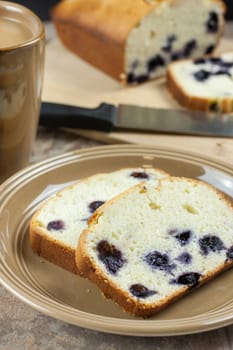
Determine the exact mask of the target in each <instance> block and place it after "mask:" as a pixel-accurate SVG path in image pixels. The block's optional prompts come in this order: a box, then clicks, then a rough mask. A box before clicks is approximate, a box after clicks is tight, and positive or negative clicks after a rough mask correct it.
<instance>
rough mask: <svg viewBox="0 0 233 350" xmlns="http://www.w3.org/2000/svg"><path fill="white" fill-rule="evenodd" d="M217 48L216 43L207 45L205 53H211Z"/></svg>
mask: <svg viewBox="0 0 233 350" xmlns="http://www.w3.org/2000/svg"><path fill="white" fill-rule="evenodd" d="M214 49H215V46H214V45H209V46H207V48H206V49H205V51H204V54H205V55H210V54H211V53H212V52H213V51H214Z"/></svg>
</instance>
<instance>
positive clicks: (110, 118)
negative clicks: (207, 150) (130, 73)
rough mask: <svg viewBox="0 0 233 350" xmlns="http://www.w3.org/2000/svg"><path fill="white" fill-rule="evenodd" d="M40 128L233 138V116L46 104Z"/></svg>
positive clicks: (137, 108) (199, 112) (139, 108)
mask: <svg viewBox="0 0 233 350" xmlns="http://www.w3.org/2000/svg"><path fill="white" fill-rule="evenodd" d="M39 124H40V125H42V126H47V127H63V128H79V129H90V130H91V129H92V130H99V131H113V130H125V131H126V130H127V131H129V130H133V131H144V132H162V133H175V134H183V135H200V136H222V137H232V136H233V115H230V114H229V115H228V114H221V113H219V112H218V113H213V112H212V113H207V112H201V111H190V110H172V109H159V108H152V107H142V106H134V105H125V104H119V105H118V106H115V105H112V104H108V103H102V104H100V105H99V106H98V107H97V108H83V107H77V106H70V105H64V104H59V103H52V102H43V103H42V106H41V113H40V120H39Z"/></svg>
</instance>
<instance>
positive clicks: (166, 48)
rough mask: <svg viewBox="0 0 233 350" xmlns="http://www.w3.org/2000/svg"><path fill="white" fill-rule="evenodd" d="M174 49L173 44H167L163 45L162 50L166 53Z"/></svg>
mask: <svg viewBox="0 0 233 350" xmlns="http://www.w3.org/2000/svg"><path fill="white" fill-rule="evenodd" d="M171 50H172V46H171V44H166V45H164V46H163V47H162V51H163V52H165V53H170V52H171Z"/></svg>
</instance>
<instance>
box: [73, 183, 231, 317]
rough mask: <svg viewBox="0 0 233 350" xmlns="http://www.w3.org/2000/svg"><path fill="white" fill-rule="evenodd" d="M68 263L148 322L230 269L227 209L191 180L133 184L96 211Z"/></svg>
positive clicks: (227, 204)
mask: <svg viewBox="0 0 233 350" xmlns="http://www.w3.org/2000/svg"><path fill="white" fill-rule="evenodd" d="M76 262H77V266H78V268H79V269H80V270H81V271H82V273H83V276H84V277H87V278H89V279H90V280H91V281H93V282H95V283H96V284H97V285H98V286H99V287H100V289H101V290H102V292H103V293H104V295H105V296H106V297H107V298H112V299H113V300H114V301H115V302H117V303H118V304H119V305H121V306H122V307H123V308H124V309H125V310H126V311H128V312H130V313H132V314H135V315H138V316H149V315H153V314H154V313H156V312H157V311H159V310H160V309H162V308H164V307H165V306H167V305H169V304H170V303H171V302H173V301H174V300H176V299H177V298H179V297H181V296H182V295H184V294H186V293H187V292H188V291H191V290H193V289H194V288H195V287H198V286H200V285H201V284H203V283H205V282H206V281H208V280H209V279H211V278H213V277H214V276H215V275H217V274H218V273H219V272H221V271H223V270H225V269H226V268H228V267H230V266H232V264H233V207H232V203H231V202H229V201H228V200H226V199H225V197H224V196H223V195H222V194H221V193H220V192H218V191H217V190H215V189H214V188H212V187H211V186H209V185H207V184H205V183H204V182H201V181H198V180H192V179H186V178H176V177H167V178H165V179H162V180H160V181H159V185H158V186H157V187H155V186H153V185H151V184H149V183H148V184H139V185H136V186H135V187H133V188H131V189H129V190H127V191H126V192H124V193H123V194H121V195H119V196H117V197H115V198H114V199H112V200H111V201H109V202H107V203H106V204H104V205H103V206H102V207H101V208H99V209H97V211H96V213H95V214H94V215H93V217H92V218H91V220H90V222H89V227H88V229H86V230H84V231H83V233H82V234H81V236H80V239H79V244H78V248H77V255H76Z"/></svg>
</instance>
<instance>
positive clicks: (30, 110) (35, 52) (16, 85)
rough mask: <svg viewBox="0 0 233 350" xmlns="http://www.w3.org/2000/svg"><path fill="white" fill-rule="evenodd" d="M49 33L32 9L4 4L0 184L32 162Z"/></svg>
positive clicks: (0, 17)
mask: <svg viewBox="0 0 233 350" xmlns="http://www.w3.org/2000/svg"><path fill="white" fill-rule="evenodd" d="M44 50H45V32H44V27H43V24H42V22H41V21H40V19H39V18H38V17H37V16H36V15H35V14H34V13H33V12H31V11H30V10H29V9H27V8H25V7H23V6H21V5H19V4H16V3H11V2H7V1H0V183H1V182H3V181H4V180H5V179H7V178H8V177H9V176H11V175H12V174H13V173H15V172H16V171H18V170H20V169H21V168H23V167H25V166H26V165H28V163H29V159H30V154H31V151H32V146H33V143H34V140H35V136H36V130H37V125H38V119H39V112H40V103H41V90H42V82H43V68H44Z"/></svg>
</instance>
